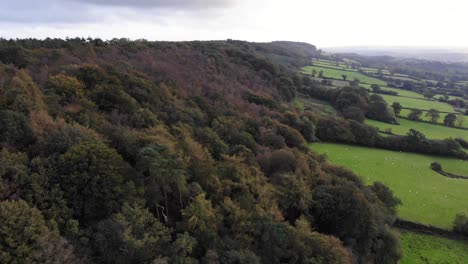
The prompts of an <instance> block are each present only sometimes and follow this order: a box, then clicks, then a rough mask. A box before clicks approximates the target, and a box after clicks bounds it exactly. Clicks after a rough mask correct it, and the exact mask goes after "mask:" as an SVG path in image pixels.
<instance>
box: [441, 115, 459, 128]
mask: <svg viewBox="0 0 468 264" xmlns="http://www.w3.org/2000/svg"><path fill="white" fill-rule="evenodd" d="M456 120H457V116H456V115H455V114H447V115H446V116H445V117H444V125H446V126H449V127H454V126H455V121H456Z"/></svg>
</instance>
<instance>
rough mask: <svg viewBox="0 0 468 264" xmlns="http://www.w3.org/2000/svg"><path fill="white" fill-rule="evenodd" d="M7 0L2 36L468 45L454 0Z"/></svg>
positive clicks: (460, 8)
mask: <svg viewBox="0 0 468 264" xmlns="http://www.w3.org/2000/svg"><path fill="white" fill-rule="evenodd" d="M9 1H11V3H13V5H12V7H11V6H10V7H8V8H10V9H9V10H8V8H7V5H5V4H4V1H2V2H1V3H0V32H1V33H0V34H2V35H3V37H13V38H15V37H67V36H69V37H74V36H83V37H87V36H91V37H101V38H106V39H107V38H113V37H129V38H132V39H137V38H146V39H150V40H192V39H197V40H209V39H227V38H233V39H244V40H249V41H271V40H296V41H304V42H309V43H312V44H316V45H318V46H319V47H325V46H349V45H353V46H366V45H385V46H395V45H396V46H468V36H466V35H465V34H464V24H465V21H464V14H463V12H464V10H467V7H468V4H465V3H464V2H462V1H456V0H446V1H444V2H441V1H433V0H428V1H421V0H412V1H406V0H393V1H388V0H386V1H375V0H356V1H347V0H327V1H322V0H320V1H315V0H312V1H311V0H309V1H308V0H289V1H280V0H270V1H248V0H230V1H229V4H224V3H225V2H223V1H222V0H195V1H188V0H175V1H169V0H155V1H150V0H144V1H140V4H138V5H134V4H133V5H132V4H128V3H130V2H135V1H129V0H115V1H111V2H109V1H105V0H67V1H59V0H43V1H41V2H39V1H34V2H32V0H31V2H30V3H31V4H32V7H28V3H27V2H29V1H22V2H21V1H18V0H16V1H15V2H13V0H7V2H9ZM83 2H86V3H83ZM89 2H93V3H94V4H90V3H89ZM38 3H41V4H38ZM170 3H172V4H170ZM207 3H209V4H207ZM148 5H149V6H148ZM205 6H206V8H204V7H205ZM5 8H7V9H5ZM2 10H3V11H2Z"/></svg>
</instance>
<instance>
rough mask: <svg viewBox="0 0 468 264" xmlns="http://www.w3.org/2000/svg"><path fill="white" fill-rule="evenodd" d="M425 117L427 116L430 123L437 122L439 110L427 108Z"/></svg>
mask: <svg viewBox="0 0 468 264" xmlns="http://www.w3.org/2000/svg"><path fill="white" fill-rule="evenodd" d="M426 117H429V118H430V119H431V122H432V123H437V120H438V119H439V117H440V112H439V111H437V110H436V109H429V110H428V111H427V112H426Z"/></svg>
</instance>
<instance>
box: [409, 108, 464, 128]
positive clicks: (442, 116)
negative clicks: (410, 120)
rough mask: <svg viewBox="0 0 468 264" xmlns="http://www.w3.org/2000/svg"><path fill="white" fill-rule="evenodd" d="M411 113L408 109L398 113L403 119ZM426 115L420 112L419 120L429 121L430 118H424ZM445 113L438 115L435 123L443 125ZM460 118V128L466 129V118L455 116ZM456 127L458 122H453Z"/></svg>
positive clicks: (424, 112)
mask: <svg viewBox="0 0 468 264" xmlns="http://www.w3.org/2000/svg"><path fill="white" fill-rule="evenodd" d="M410 113H411V110H410V109H402V110H401V112H400V116H403V117H408V115H409V114H410ZM426 113H427V111H422V114H421V117H420V118H421V120H424V121H430V119H431V118H430V117H428V116H426ZM445 115H447V114H445V113H440V117H439V118H438V119H437V123H439V124H443V123H444V117H445ZM459 118H461V119H462V120H463V124H462V126H461V127H468V119H467V117H465V116H463V115H461V114H458V115H457V119H459ZM455 124H456V125H458V122H455Z"/></svg>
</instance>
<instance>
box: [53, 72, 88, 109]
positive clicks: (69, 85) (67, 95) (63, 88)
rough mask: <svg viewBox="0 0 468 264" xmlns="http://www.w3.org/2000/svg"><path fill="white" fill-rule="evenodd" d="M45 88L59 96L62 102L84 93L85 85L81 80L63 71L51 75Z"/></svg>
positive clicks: (77, 97) (79, 96) (81, 95)
mask: <svg viewBox="0 0 468 264" xmlns="http://www.w3.org/2000/svg"><path fill="white" fill-rule="evenodd" d="M46 89H47V90H48V91H49V92H51V93H55V94H56V95H58V96H60V98H61V99H60V100H61V101H62V102H70V101H71V100H74V99H79V98H81V97H83V96H84V93H85V85H84V84H83V83H82V82H81V81H79V80H78V79H77V78H76V77H73V76H68V75H65V74H63V73H59V74H57V75H54V76H51V77H50V78H49V80H48V81H47V84H46Z"/></svg>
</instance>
